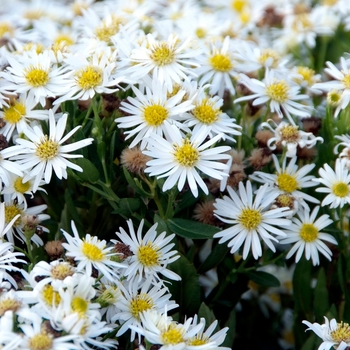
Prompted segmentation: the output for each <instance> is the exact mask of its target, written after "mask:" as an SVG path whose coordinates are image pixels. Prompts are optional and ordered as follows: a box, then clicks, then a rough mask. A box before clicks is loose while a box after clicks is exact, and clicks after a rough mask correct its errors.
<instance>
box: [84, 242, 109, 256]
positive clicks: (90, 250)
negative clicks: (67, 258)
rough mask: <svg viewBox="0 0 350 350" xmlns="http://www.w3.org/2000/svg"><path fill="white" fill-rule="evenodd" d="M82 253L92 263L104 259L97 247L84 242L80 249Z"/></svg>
mask: <svg viewBox="0 0 350 350" xmlns="http://www.w3.org/2000/svg"><path fill="white" fill-rule="evenodd" d="M81 251H82V253H83V254H84V255H85V256H86V257H87V258H88V259H89V260H92V261H102V260H103V259H104V257H105V255H104V253H103V251H102V249H100V248H99V247H97V246H96V245H95V244H91V243H89V242H86V241H84V243H83V246H82V248H81Z"/></svg>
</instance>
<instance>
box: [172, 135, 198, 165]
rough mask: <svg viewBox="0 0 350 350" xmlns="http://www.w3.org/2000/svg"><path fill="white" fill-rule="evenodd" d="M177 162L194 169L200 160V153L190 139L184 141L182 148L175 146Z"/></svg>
mask: <svg viewBox="0 0 350 350" xmlns="http://www.w3.org/2000/svg"><path fill="white" fill-rule="evenodd" d="M174 156H175V160H176V161H177V162H178V163H179V164H180V165H182V166H185V167H189V168H191V167H193V166H195V165H196V163H197V162H198V160H199V152H198V150H197V149H196V148H194V147H193V146H192V144H191V141H190V140H189V139H185V140H184V141H183V145H182V146H175V154H174Z"/></svg>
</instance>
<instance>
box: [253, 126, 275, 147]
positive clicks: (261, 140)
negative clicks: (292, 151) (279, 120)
mask: <svg viewBox="0 0 350 350" xmlns="http://www.w3.org/2000/svg"><path fill="white" fill-rule="evenodd" d="M273 136H274V134H273V132H272V131H270V130H259V131H257V133H256V134H255V138H256V140H257V141H258V146H259V147H260V148H264V147H267V142H268V141H269V140H270V139H271V138H272V137H273Z"/></svg>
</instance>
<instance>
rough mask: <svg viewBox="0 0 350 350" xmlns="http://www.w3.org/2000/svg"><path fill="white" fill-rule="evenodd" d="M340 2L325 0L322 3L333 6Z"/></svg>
mask: <svg viewBox="0 0 350 350" xmlns="http://www.w3.org/2000/svg"><path fill="white" fill-rule="evenodd" d="M337 2H338V0H323V1H322V5H325V6H333V5H335V4H336V3H337Z"/></svg>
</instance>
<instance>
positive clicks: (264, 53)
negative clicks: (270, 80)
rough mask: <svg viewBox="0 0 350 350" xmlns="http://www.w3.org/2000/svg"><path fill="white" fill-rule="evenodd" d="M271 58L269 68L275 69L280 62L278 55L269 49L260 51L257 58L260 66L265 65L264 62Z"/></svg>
mask: <svg viewBox="0 0 350 350" xmlns="http://www.w3.org/2000/svg"><path fill="white" fill-rule="evenodd" d="M269 58H272V63H271V67H272V68H276V67H277V65H278V61H279V60H280V56H279V54H278V53H277V52H276V51H274V50H271V49H265V50H262V51H261V54H260V56H259V58H258V61H259V62H260V63H261V64H262V65H265V63H266V61H267V60H268V59H269Z"/></svg>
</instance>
